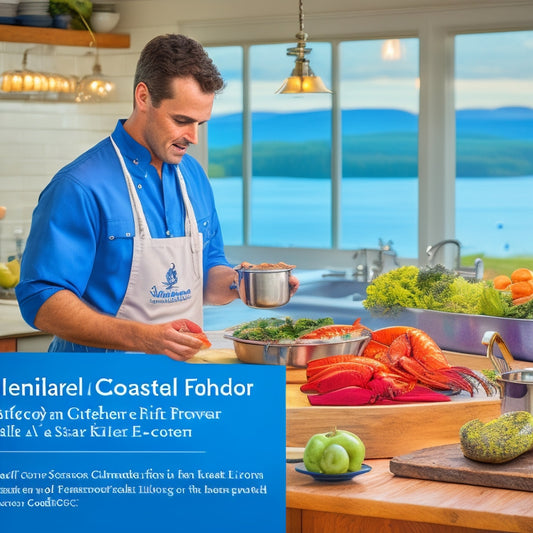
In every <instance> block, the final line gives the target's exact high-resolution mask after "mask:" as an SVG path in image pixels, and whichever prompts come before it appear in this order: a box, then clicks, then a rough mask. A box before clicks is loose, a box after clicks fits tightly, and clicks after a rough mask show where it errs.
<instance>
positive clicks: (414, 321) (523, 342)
mask: <svg viewBox="0 0 533 533" xmlns="http://www.w3.org/2000/svg"><path fill="white" fill-rule="evenodd" d="M397 318H399V319H401V320H402V323H405V325H406V326H414V327H416V328H419V329H422V330H424V331H425V332H426V333H428V334H429V335H430V336H431V337H432V338H433V340H434V341H435V342H436V343H437V344H438V345H439V346H440V347H441V348H442V349H443V350H449V351H453V352H460V353H472V354H480V355H486V346H485V345H484V344H483V343H482V342H481V340H482V339H483V335H484V333H485V332H486V331H496V332H498V333H499V334H500V336H501V337H502V338H503V340H504V341H505V343H506V345H507V347H508V348H509V351H510V352H511V354H512V355H513V357H514V358H515V359H519V360H522V361H533V320H528V319H518V318H499V317H494V316H484V315H467V314H462V313H445V312H443V311H430V310H427V309H404V310H403V311H402V313H401V314H400V315H399V316H398V317H397Z"/></svg>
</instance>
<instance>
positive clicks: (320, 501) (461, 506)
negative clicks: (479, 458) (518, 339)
mask: <svg viewBox="0 0 533 533" xmlns="http://www.w3.org/2000/svg"><path fill="white" fill-rule="evenodd" d="M210 338H212V335H211V334H210ZM212 340H214V345H218V342H219V341H220V342H223V338H222V337H221V339H219V340H218V341H217V339H216V336H215V337H214V338H212ZM446 355H447V357H448V360H449V361H450V363H452V364H464V365H466V366H470V367H472V368H474V369H478V370H480V369H484V368H490V364H489V362H488V359H487V358H486V357H482V356H471V355H465V354H456V353H451V352H447V353H446ZM192 362H195V363H224V364H227V363H239V361H238V360H237V359H236V358H235V354H234V352H233V351H232V350H231V348H230V347H228V346H227V344H226V345H220V348H217V349H212V350H205V351H203V352H200V353H199V354H198V356H197V357H195V358H194V360H193V361H192ZM517 366H518V367H524V366H526V363H524V362H517ZM304 379H305V370H304V369H296V368H287V436H288V439H289V440H288V442H287V445H288V446H297V447H302V446H303V445H304V442H303V440H299V441H297V442H290V439H291V435H294V436H295V437H298V438H300V437H301V435H300V434H302V435H303V434H304V433H305V435H307V436H310V435H311V434H313V433H314V432H315V430H317V427H318V426H317V424H318V422H317V420H318V419H319V418H320V417H321V414H325V415H326V417H327V418H328V420H329V419H330V418H331V416H333V417H335V416H336V413H338V416H339V418H340V419H339V420H335V423H336V424H337V425H338V426H339V427H340V425H339V424H341V422H342V421H343V425H342V427H343V428H344V429H350V428H348V427H346V426H347V425H348V426H350V425H351V424H354V425H355V426H358V428H359V429H360V431H359V433H361V432H362V433H361V434H364V435H365V438H364V439H363V441H365V443H367V444H368V448H370V450H371V451H373V449H375V450H377V449H378V446H379V452H378V451H377V452H376V453H375V454H373V453H371V454H370V455H373V456H374V457H376V456H377V457H379V454H384V455H385V456H386V457H384V456H383V455H381V457H383V458H376V459H371V458H369V459H366V460H365V464H368V465H370V466H371V467H372V470H371V471H370V472H369V473H367V474H364V475H361V476H356V477H355V478H353V479H352V480H350V481H345V482H341V483H324V482H322V483H321V482H317V481H314V480H313V479H312V478H311V477H310V476H307V475H303V474H300V473H298V472H296V471H295V469H294V466H295V465H294V464H292V463H288V464H287V467H286V471H287V478H286V479H287V491H286V501H287V528H286V531H287V533H337V532H339V531H343V532H347V533H348V532H352V531H353V532H355V531H364V532H365V533H381V532H383V531H391V532H394V533H414V532H415V531H416V533H444V532H449V533H482V532H484V533H486V532H488V531H505V532H528V531H531V532H533V506H532V505H531V502H532V501H533V494H532V493H530V492H523V491H518V490H505V489H493V488H487V487H480V486H472V485H464V484H457V483H444V482H437V481H425V480H421V479H409V478H402V477H397V476H394V475H393V474H392V473H391V472H390V471H389V459H390V457H392V456H396V455H399V454H401V453H404V452H405V451H406V450H402V449H401V447H402V446H407V447H409V446H411V447H412V446H414V448H411V449H421V448H425V447H429V446H434V445H438V444H441V443H443V442H451V441H449V440H447V439H448V438H449V437H450V436H451V437H450V438H452V440H453V441H454V442H458V430H457V425H461V424H462V422H463V420H462V417H463V418H464V417H466V419H472V418H476V417H478V416H479V417H480V418H485V419H487V418H491V417H493V416H494V417H495V416H498V415H499V412H500V400H499V398H498V397H497V396H495V397H485V398H483V397H477V398H476V397H474V398H473V399H472V401H469V399H468V398H464V397H463V398H458V399H456V400H452V402H449V403H444V404H425V405H412V404H411V405H409V406H407V405H405V406H362V407H355V408H353V407H351V408H350V407H334V408H323V407H319V408H317V407H309V406H308V405H307V406H306V401H305V396H304V395H302V394H301V393H298V390H297V389H298V388H299V384H301V383H302V381H303V380H304ZM482 396H483V395H482ZM457 403H459V404H460V405H457ZM453 404H455V405H456V406H457V409H455V410H454V408H453ZM448 411H449V412H448ZM400 412H401V413H406V414H407V416H405V417H404V416H403V415H402V416H400V414H401V413H400ZM418 412H420V413H422V415H420V416H419V414H418ZM450 413H451V414H450ZM453 413H455V414H453ZM452 415H453V416H452ZM421 418H423V419H425V420H426V421H427V420H429V419H433V420H434V421H435V422H436V424H434V426H435V428H437V429H435V428H434V431H433V433H431V432H427V431H426V428H425V427H423V426H429V425H431V424H428V423H425V424H424V422H423V420H422V421H421ZM387 420H389V421H391V423H393V422H394V421H396V425H395V426H394V427H392V429H391V428H390V427H388V425H389V423H388V422H387ZM398 424H400V425H399V426H398ZM454 424H455V425H454ZM315 426H317V427H315ZM412 426H416V428H415V427H412ZM303 428H305V429H303ZM400 428H401V429H400ZM352 429H354V430H355V431H357V430H356V429H355V428H352ZM370 430H371V431H370ZM437 430H438V431H437ZM391 431H392V434H391ZM436 431H437V433H438V434H437V433H435V432H436ZM367 433H368V434H367ZM393 434H396V441H394V436H393ZM391 435H392V436H391ZM420 436H422V438H420ZM443 437H445V440H443ZM384 441H389V442H384ZM380 443H381V444H380ZM394 450H397V451H398V453H395V451H394ZM389 452H391V453H389ZM387 453H389V455H388V456H387ZM367 457H368V456H367Z"/></svg>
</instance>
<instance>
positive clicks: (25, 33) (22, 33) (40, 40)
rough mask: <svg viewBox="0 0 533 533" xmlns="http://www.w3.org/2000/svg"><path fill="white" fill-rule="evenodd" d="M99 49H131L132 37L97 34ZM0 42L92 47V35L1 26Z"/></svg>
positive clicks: (48, 29) (55, 29) (51, 29)
mask: <svg viewBox="0 0 533 533" xmlns="http://www.w3.org/2000/svg"><path fill="white" fill-rule="evenodd" d="M94 35H95V37H96V43H97V45H98V47H99V48H129V47H130V36H129V34H125V33H95V34H94ZM0 41H6V42H11V43H36V44H53V45H57V46H91V44H92V38H91V34H90V33H89V32H88V31H85V30H62V29H58V28H37V27H33V26H11V25H7V24H0Z"/></svg>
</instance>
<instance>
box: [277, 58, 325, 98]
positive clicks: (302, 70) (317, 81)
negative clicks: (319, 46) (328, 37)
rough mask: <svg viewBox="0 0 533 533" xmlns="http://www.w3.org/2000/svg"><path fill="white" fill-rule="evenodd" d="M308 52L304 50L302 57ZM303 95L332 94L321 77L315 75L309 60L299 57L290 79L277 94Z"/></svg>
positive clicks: (284, 82)
mask: <svg viewBox="0 0 533 533" xmlns="http://www.w3.org/2000/svg"><path fill="white" fill-rule="evenodd" d="M291 50H297V49H291ZM307 52H309V50H305V49H304V50H302V52H301V55H303V54H304V53H307ZM303 93H331V91H330V90H329V89H328V88H327V87H326V85H325V84H324V82H323V81H322V78H321V77H320V76H315V73H314V72H313V70H312V69H311V66H310V65H309V60H308V59H302V58H301V57H298V58H297V59H296V64H295V66H294V69H293V71H292V73H291V75H290V77H288V78H287V79H286V80H284V81H283V83H282V85H281V87H280V88H279V89H278V90H277V91H276V94H303Z"/></svg>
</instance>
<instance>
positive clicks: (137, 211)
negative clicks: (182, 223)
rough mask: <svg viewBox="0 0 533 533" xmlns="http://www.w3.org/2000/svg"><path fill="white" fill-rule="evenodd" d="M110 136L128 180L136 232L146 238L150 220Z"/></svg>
mask: <svg viewBox="0 0 533 533" xmlns="http://www.w3.org/2000/svg"><path fill="white" fill-rule="evenodd" d="M109 138H110V139H111V143H112V144H113V148H114V149H115V152H116V154H117V157H118V160H119V161H120V166H121V167H122V173H123V174H124V179H125V180H126V185H127V187H128V193H129V195H130V200H131V205H132V209H133V214H134V216H133V218H134V220H135V233H136V234H137V235H139V237H141V238H144V237H145V236H147V237H148V238H150V237H151V234H150V228H149V227H148V222H147V221H146V217H145V216H144V211H143V208H142V205H141V201H140V200H139V196H138V194H137V192H136V191H135V184H134V183H133V179H132V178H131V175H130V173H129V171H128V168H127V167H126V163H125V162H124V158H123V157H122V154H121V152H120V150H119V148H118V146H117V145H116V144H115V141H114V140H113V137H112V136H111V135H110V136H109Z"/></svg>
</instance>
